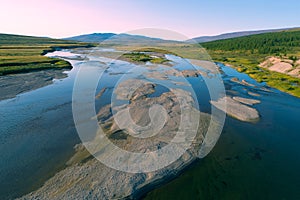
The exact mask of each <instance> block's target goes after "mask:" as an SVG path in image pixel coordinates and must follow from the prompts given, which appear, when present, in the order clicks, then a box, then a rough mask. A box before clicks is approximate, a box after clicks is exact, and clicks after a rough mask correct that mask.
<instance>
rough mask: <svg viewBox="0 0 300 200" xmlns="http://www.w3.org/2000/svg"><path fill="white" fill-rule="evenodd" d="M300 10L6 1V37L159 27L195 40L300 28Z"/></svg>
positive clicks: (269, 2) (222, 4)
mask: <svg viewBox="0 0 300 200" xmlns="http://www.w3.org/2000/svg"><path fill="white" fill-rule="evenodd" d="M299 8H300V1H299V0H284V1H282V0H46V1H42V0H0V33H10V34H20V35H32V36H47V37H53V38H64V37H69V36H75V35H80V34H88V33H95V32H100V33H104V32H113V33H126V32H129V31H132V30H136V29H144V28H156V29H168V30H171V31H174V32H177V33H179V34H181V35H184V36H186V37H187V38H193V37H198V36H204V35H218V34H222V33H227V32H236V31H247V30H262V29H273V28H286V27H300V20H299V19H300V16H299ZM146 30H147V29H146ZM148 30H149V29H148ZM173 37H176V36H175V35H172V34H171V35H169V36H168V34H166V35H165V36H164V38H167V39H176V38H173Z"/></svg>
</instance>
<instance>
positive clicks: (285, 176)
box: [0, 54, 300, 199]
mask: <svg viewBox="0 0 300 200" xmlns="http://www.w3.org/2000/svg"><path fill="white" fill-rule="evenodd" d="M64 56H65V54H64ZM99 60H100V61H101V62H103V63H105V62H106V63H107V62H110V60H109V59H108V60H106V59H105V58H99ZM71 62H72V65H73V67H74V68H73V69H72V70H71V71H69V72H66V73H67V75H68V77H67V78H64V79H61V80H54V83H53V84H51V85H48V86H46V87H42V88H39V89H36V90H33V91H30V92H26V93H23V94H21V95H18V96H17V97H15V98H12V99H7V100H2V101H0V121H1V124H0V152H1V155H0V199H10V198H15V197H18V196H21V195H24V194H26V193H28V192H30V191H32V190H35V189H37V188H39V187H40V186H41V185H42V184H43V183H44V182H45V181H46V180H47V179H49V178H50V177H51V176H53V175H54V174H55V173H56V172H57V171H59V170H61V169H63V168H64V167H65V163H66V162H67V161H68V159H69V158H70V157H71V156H72V155H73V154H74V146H75V145H76V144H78V143H80V139H79V137H78V135H77V133H76V129H75V125H74V122H73V116H72V89H73V84H74V80H75V77H76V74H77V72H78V69H79V66H80V65H81V64H82V61H78V60H72V61H71ZM114 62H115V63H114V65H115V67H114V68H110V69H109V71H106V74H105V75H104V76H103V77H102V82H101V83H102V84H101V85H99V86H98V88H97V91H100V90H101V89H102V88H104V87H106V88H107V89H106V91H105V92H104V93H103V97H101V101H98V102H97V103H96V107H97V109H99V108H100V107H101V106H103V105H106V104H107V103H109V100H110V97H111V92H112V89H113V86H114V84H115V82H116V81H117V80H118V79H119V78H120V77H121V76H122V74H121V72H123V71H124V70H129V69H130V67H132V66H130V65H128V63H126V62H124V61H114ZM218 65H219V67H220V69H221V70H222V72H223V74H222V78H223V80H224V83H225V88H226V90H227V93H228V94H229V95H236V96H242V97H247V98H255V99H258V100H260V101H261V103H260V104H257V105H255V106H254V107H255V108H256V109H257V110H258V111H259V113H260V120H259V121H258V122H256V123H245V122H241V121H238V120H236V119H233V118H230V117H227V119H226V122H225V126H224V129H223V132H222V135H221V137H220V139H219V141H218V143H217V145H216V146H215V148H214V149H213V151H212V152H211V153H210V154H209V155H208V156H207V157H205V158H204V159H201V160H199V161H197V162H196V163H194V164H193V165H192V166H190V167H189V168H188V169H187V170H186V171H185V172H184V173H182V174H181V175H180V176H179V177H177V178H176V179H174V180H173V181H171V182H170V183H168V184H166V185H164V186H160V187H159V188H157V189H155V190H153V191H152V192H150V193H148V194H147V195H146V196H145V199H254V198H256V199H299V198H300V191H299V185H300V172H299V168H300V148H299V144H300V135H299V132H300V131H299V130H300V128H299V122H300V99H299V98H296V97H293V96H290V95H288V94H286V93H283V92H280V91H278V90H276V89H272V88H267V87H266V86H265V85H264V84H263V83H257V82H256V81H255V80H253V79H251V78H250V77H249V76H248V75H245V74H242V73H239V72H237V71H236V70H234V69H231V68H229V67H227V66H225V65H223V64H221V63H219V64H218ZM86 70H89V69H88V68H86ZM103 70H104V69H103ZM233 77H237V78H239V79H240V80H246V81H247V82H249V83H251V84H254V85H255V86H257V87H255V88H254V87H251V86H246V85H242V84H238V83H236V82H232V81H231V78H233ZM188 80H189V82H190V83H191V84H192V85H193V88H194V89H195V91H196V94H197V96H198V98H199V99H201V101H200V102H199V103H200V104H201V106H200V107H201V108H202V109H203V110H201V111H204V112H210V109H209V107H210V106H209V103H208V97H207V96H206V95H207V94H206V93H207V89H206V87H205V85H198V83H199V80H198V79H197V78H194V77H191V78H188ZM103 83H104V84H103ZM261 88H267V89H268V90H270V91H267V90H262V89H261ZM158 90H159V89H158ZM249 91H251V92H254V93H256V94H258V95H260V96H255V97H254V96H251V95H249V94H248V92H249ZM162 92H165V91H164V89H163V88H161V91H160V93H162ZM203 93H204V94H205V95H203Z"/></svg>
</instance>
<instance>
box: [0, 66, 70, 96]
mask: <svg viewBox="0 0 300 200" xmlns="http://www.w3.org/2000/svg"><path fill="white" fill-rule="evenodd" d="M64 71H66V70H65V69H59V70H54V69H49V70H43V71H35V72H29V73H22V74H11V75H6V76H0V93H1V96H0V100H4V99H10V98H14V97H16V96H17V95H18V94H21V93H24V92H28V91H31V90H35V89H38V88H41V87H44V86H47V85H50V84H52V83H53V79H63V78H66V77H67V74H66V73H63V72H64Z"/></svg>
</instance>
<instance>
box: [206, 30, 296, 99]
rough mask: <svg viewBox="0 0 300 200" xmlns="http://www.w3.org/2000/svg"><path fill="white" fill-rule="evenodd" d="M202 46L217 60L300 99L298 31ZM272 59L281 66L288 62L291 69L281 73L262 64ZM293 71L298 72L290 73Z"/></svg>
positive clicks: (215, 42) (264, 34)
mask: <svg viewBox="0 0 300 200" xmlns="http://www.w3.org/2000/svg"><path fill="white" fill-rule="evenodd" d="M202 46H203V47H205V48H206V49H207V51H208V53H209V54H210V55H211V57H212V58H213V59H214V60H216V61H220V62H224V63H228V64H230V65H231V66H233V67H235V68H236V69H238V70H239V71H240V72H245V73H247V74H249V75H250V76H251V77H252V78H254V79H256V80H258V81H260V82H266V83H267V84H268V85H270V86H272V87H275V88H277V89H280V90H282V91H285V92H288V93H290V94H293V95H295V96H298V97H300V79H299V78H297V77H299V75H300V74H299V72H300V60H299V58H300V30H299V29H293V30H288V31H281V32H274V33H263V34H257V35H251V36H244V37H239V38H232V39H225V40H218V41H212V42H206V43H202ZM270 57H274V59H273V60H277V61H278V63H279V65H280V64H281V66H283V64H284V65H286V64H285V63H288V64H289V65H290V67H289V68H287V70H285V71H282V72H281V71H280V72H281V73H278V71H279V70H276V67H274V66H273V65H272V64H274V63H271V62H270V66H268V65H262V64H261V63H264V61H265V60H268V59H270ZM277 61H276V62H277ZM276 64H277V63H276ZM279 65H278V66H277V69H278V67H280V66H279ZM260 66H265V67H263V68H262V67H260ZM274 69H275V70H274ZM276 71H277V72H276ZM292 71H294V72H296V73H290V72H292ZM297 71H298V72H297ZM297 73H298V74H297ZM287 74H289V75H287ZM291 74H293V77H292V76H290V75H291Z"/></svg>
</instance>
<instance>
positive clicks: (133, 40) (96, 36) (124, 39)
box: [64, 33, 177, 44]
mask: <svg viewBox="0 0 300 200" xmlns="http://www.w3.org/2000/svg"><path fill="white" fill-rule="evenodd" d="M64 40H72V41H80V42H95V43H100V42H105V43H118V44H139V43H141V42H143V43H144V44H147V43H149V44H153V43H168V42H175V41H172V40H163V39H160V38H152V37H147V36H142V35H130V34H124V33H123V34H115V33H92V34H85V35H79V36H74V37H69V38H64ZM176 42H177V41H176Z"/></svg>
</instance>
